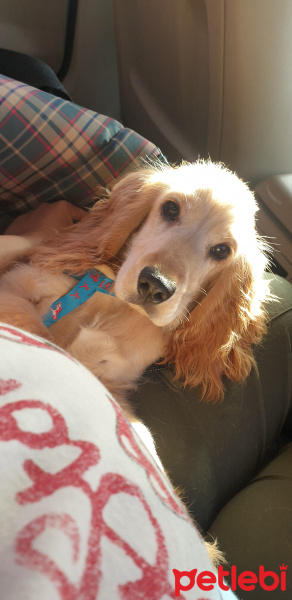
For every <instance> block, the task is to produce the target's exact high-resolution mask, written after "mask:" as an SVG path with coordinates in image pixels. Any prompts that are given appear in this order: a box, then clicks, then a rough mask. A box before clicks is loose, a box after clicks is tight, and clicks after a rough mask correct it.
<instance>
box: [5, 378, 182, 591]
mask: <svg viewBox="0 0 292 600" xmlns="http://www.w3.org/2000/svg"><path fill="white" fill-rule="evenodd" d="M5 386H6V387H5ZM15 386H18V387H19V386H20V384H19V383H18V382H12V381H11V380H8V381H6V382H3V381H2V388H1V389H2V391H3V393H5V389H7V392H8V391H9V390H13V389H15ZM26 409H30V410H32V409H38V410H40V409H41V410H43V411H45V413H47V415H48V416H49V417H50V419H51V424H52V425H51V428H50V429H49V431H46V432H43V433H34V432H32V431H27V430H25V431H24V430H22V429H20V428H19V427H18V423H17V420H16V418H15V416H16V412H17V411H22V410H26ZM118 421H119V435H121V433H123V435H125V432H126V429H125V428H124V427H123V424H122V420H121V418H120V416H119V415H118ZM125 424H126V422H125ZM127 427H128V425H127ZM126 435H127V434H126ZM0 440H2V441H7V442H8V441H10V440H18V441H19V442H21V443H22V444H24V445H25V446H26V447H28V448H31V449H38V450H42V449H44V448H56V447H57V446H59V445H64V444H65V445H67V446H70V447H73V448H74V447H75V448H78V449H79V450H80V453H79V455H78V457H77V458H76V459H75V460H73V461H72V462H71V464H70V465H69V466H66V467H65V468H63V469H61V470H60V471H58V472H56V473H54V474H52V473H49V472H47V471H45V470H43V469H42V468H40V467H39V466H38V465H37V464H36V463H35V462H34V461H33V460H25V461H24V462H23V469H24V471H25V472H26V474H27V476H28V477H29V479H30V480H31V482H32V485H31V486H29V487H28V488H26V489H22V490H19V491H18V493H17V496H16V501H17V503H18V504H19V505H27V504H28V503H35V502H38V501H40V500H42V499H44V498H46V497H48V496H50V495H52V494H54V492H56V491H57V490H60V489H62V488H65V487H67V486H70V487H72V486H73V487H74V488H78V489H79V490H81V491H82V492H83V493H84V494H85V495H86V497H87V498H88V500H89V503H90V511H91V520H90V528H89V533H88V538H87V543H86V548H87V550H86V560H85V563H84V569H83V573H82V576H81V578H80V580H79V582H78V583H77V584H73V583H72V582H71V581H69V578H68V576H67V575H66V574H65V573H64V572H63V571H62V569H61V568H60V567H59V566H58V565H57V563H56V562H55V561H54V560H52V558H50V557H48V556H46V555H45V554H44V553H43V552H41V551H39V550H38V549H36V548H35V547H34V542H35V540H37V538H38V536H40V534H41V533H43V532H44V531H46V530H47V529H49V528H57V529H58V530H59V531H60V532H62V533H63V534H64V535H65V536H66V537H67V538H68V539H69V540H70V543H71V547H72V560H73V562H76V561H77V559H78V556H79V548H80V536H81V532H79V530H78V526H77V524H76V522H75V521H74V519H73V518H72V517H71V516H70V515H68V514H65V513H58V512H54V513H48V514H44V515H42V516H41V517H39V516H38V517H37V518H35V519H34V520H32V521H30V522H28V523H27V524H26V526H25V527H23V528H22V530H21V531H19V533H18V535H17V539H16V540H15V553H16V560H17V562H18V563H19V564H21V565H22V566H24V567H26V568H29V569H34V570H37V571H38V572H39V573H42V574H43V575H45V576H46V577H47V578H48V579H49V580H50V581H51V583H52V584H53V585H54V587H55V589H56V591H57V592H58V594H59V597H60V598H61V599H62V600H77V599H78V600H81V599H82V600H95V599H96V598H97V596H98V590H99V587H100V584H101V580H102V575H103V574H102V568H101V562H102V555H101V539H102V536H103V537H104V536H105V537H106V538H107V539H108V540H110V541H111V543H113V544H115V545H116V546H117V547H118V548H119V549H120V550H121V551H123V552H124V554H125V556H127V557H128V558H130V559H132V561H133V562H134V564H135V565H136V566H137V567H138V568H139V569H140V571H141V573H142V575H141V577H140V578H139V579H137V580H135V581H128V582H127V583H125V584H123V585H119V596H120V598H122V599H124V600H137V599H138V598H151V600H159V599H160V598H161V597H162V596H163V595H167V596H168V597H169V598H174V597H175V596H174V589H173V586H172V585H171V583H170V582H169V580H168V576H169V561H168V553H167V547H166V541H165V539H164V536H163V533H162V530H161V527H160V525H159V523H158V521H157V519H156V518H155V517H154V515H153V513H152V511H151V509H150V506H149V504H148V503H147V501H146V499H145V497H144V494H143V492H142V490H141V489H140V488H139V486H137V485H136V484H134V483H132V482H131V481H130V480H128V479H127V478H126V477H124V476H122V475H120V474H118V473H113V472H108V473H105V474H103V475H102V476H101V478H100V481H99V485H98V488H97V489H96V490H95V491H93V490H92V488H91V486H90V485H89V484H88V483H87V481H86V480H85V479H84V478H83V475H84V474H85V472H86V471H87V469H89V468H90V467H91V466H93V465H97V464H98V463H99V461H100V458H101V453H100V449H99V448H98V447H97V446H96V445H95V444H93V443H91V442H86V441H82V440H78V441H76V440H72V439H70V437H69V435H68V428H67V425H66V421H65V419H64V417H63V416H62V415H61V414H60V412H58V411H57V410H56V409H55V408H53V407H52V406H51V405H49V404H46V403H44V402H42V401H39V400H19V401H18V402H11V403H8V404H6V405H4V406H3V407H2V408H1V409H0ZM131 444H132V445H133V444H134V440H133V439H131ZM135 452H136V453H137V455H139V456H138V460H140V459H141V452H140V451H139V448H138V446H137V447H136V445H135ZM142 464H143V465H144V466H146V467H147V469H148V470H149V465H146V462H145V460H144V461H142ZM149 464H150V463H149ZM150 471H151V472H152V470H151V469H150ZM120 492H122V493H123V494H126V495H128V496H129V497H134V498H136V499H137V500H138V501H139V502H140V503H141V505H142V507H143V509H144V510H145V512H146V514H147V517H148V519H149V522H150V524H151V527H152V530H153V534H154V536H155V541H156V556H155V562H154V564H150V563H149V562H147V560H145V558H144V557H142V556H140V555H139V554H138V553H137V551H136V550H135V549H134V548H133V547H132V546H131V545H130V544H129V543H128V542H127V541H125V540H124V539H122V537H121V536H120V535H119V534H118V533H117V532H116V531H114V529H113V528H111V527H110V526H109V525H108V524H107V523H106V522H105V520H104V517H103V511H104V509H105V507H106V506H107V504H108V502H109V500H110V499H111V497H113V496H114V495H116V494H119V493H120ZM170 504H171V506H172V508H174V506H173V504H174V503H173V502H170ZM57 506H58V504H56V507H57ZM177 508H178V507H177V506H176V509H177Z"/></svg>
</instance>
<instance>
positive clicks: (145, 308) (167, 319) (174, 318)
mask: <svg viewBox="0 0 292 600" xmlns="http://www.w3.org/2000/svg"><path fill="white" fill-rule="evenodd" d="M116 295H117V298H119V300H122V301H123V302H126V303H127V304H129V305H130V306H131V307H132V308H134V309H135V310H137V311H138V312H139V313H140V314H142V315H144V316H145V317H148V319H150V321H152V323H153V324H154V325H156V326H157V327H163V328H164V327H165V328H171V329H172V328H173V327H176V326H177V325H178V323H179V321H180V318H179V316H178V315H177V313H178V312H179V311H178V309H177V307H175V310H173V307H172V309H171V310H170V309H168V310H167V311H166V310H165V309H166V306H165V304H166V303H165V302H163V303H161V304H152V303H151V302H148V303H145V302H143V300H142V299H141V296H139V294H129V295H125V296H123V295H121V294H118V293H117V294H116ZM166 302H167V301H166Z"/></svg>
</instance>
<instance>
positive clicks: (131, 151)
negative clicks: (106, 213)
mask: <svg viewBox="0 0 292 600" xmlns="http://www.w3.org/2000/svg"><path fill="white" fill-rule="evenodd" d="M0 123H1V128H0V217H1V215H2V216H3V214H9V215H10V216H17V214H20V213H23V212H26V211H27V210H28V209H31V208H35V207H37V206H38V205H39V204H40V203H41V202H48V201H53V200H55V199H60V198H63V199H66V200H68V201H69V202H72V203H74V204H78V205H79V206H86V205H89V204H90V203H91V202H92V200H93V198H94V197H98V188H99V187H105V186H108V185H109V184H110V182H111V181H112V180H113V179H115V178H119V177H120V176H121V175H122V174H123V173H125V172H127V171H128V170H130V169H133V168H136V167H137V166H139V164H141V161H142V160H147V161H151V160H165V159H163V156H162V155H161V153H160V151H159V149H158V148H156V147H155V146H154V145H153V144H151V143H150V142H149V141H147V140H146V139H145V138H143V137H141V136H140V135H138V134H137V133H135V132H134V131H132V130H131V129H126V128H124V127H123V126H122V125H121V123H119V122H118V121H115V120H114V119H111V118H109V117H106V116H104V115H100V114H97V113H94V112H92V111H90V110H87V109H85V108H82V107H81V106H78V105H76V104H73V103H72V102H68V101H66V100H62V99H60V98H57V97H55V96H52V95H50V94H47V93H45V92H41V91H40V90H37V89H35V88H32V87H30V86H28V85H25V84H23V83H19V82H17V81H14V80H11V79H8V78H7V77H4V76H1V75H0Z"/></svg>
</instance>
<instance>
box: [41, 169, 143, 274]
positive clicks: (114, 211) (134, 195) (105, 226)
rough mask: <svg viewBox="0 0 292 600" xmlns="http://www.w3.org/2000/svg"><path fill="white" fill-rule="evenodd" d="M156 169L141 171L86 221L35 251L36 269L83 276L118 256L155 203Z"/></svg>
mask: <svg viewBox="0 0 292 600" xmlns="http://www.w3.org/2000/svg"><path fill="white" fill-rule="evenodd" d="M152 173H153V169H150V168H148V169H145V170H139V171H137V172H134V173H131V174H129V175H126V176H125V177H124V178H123V179H122V180H120V181H119V182H118V183H116V184H115V185H114V187H113V189H112V191H111V192H110V194H109V197H108V198H106V199H103V200H99V201H98V202H97V203H96V204H95V205H94V207H93V208H92V209H91V211H90V212H89V213H88V214H87V215H86V216H85V217H84V219H83V220H82V221H80V222H79V223H77V224H76V225H74V226H73V227H71V228H70V230H69V231H68V232H66V233H61V234H60V235H58V236H56V237H54V238H52V239H51V240H49V241H48V243H47V244H46V245H45V246H43V247H40V246H39V247H36V248H35V249H33V250H32V252H31V257H30V258H31V262H32V264H33V265H34V266H38V267H40V268H43V267H45V268H46V269H49V270H50V271H51V272H60V271H63V270H66V272H68V273H71V274H73V273H80V272H84V271H87V270H88V269H91V268H94V267H95V266H96V264H97V263H98V262H100V261H103V262H106V261H108V260H109V259H110V258H112V257H113V256H115V255H116V254H117V252H118V251H119V250H120V248H121V247H122V246H123V244H124V243H125V241H126V240H127V239H128V237H129V236H130V235H131V233H133V232H134V231H135V230H136V229H137V228H138V227H139V225H140V224H141V222H142V221H143V219H144V218H145V217H146V215H147V214H148V212H149V210H150V208H151V205H152V203H153V189H151V187H152V186H151V185H150V183H149V180H150V177H151V174H152Z"/></svg>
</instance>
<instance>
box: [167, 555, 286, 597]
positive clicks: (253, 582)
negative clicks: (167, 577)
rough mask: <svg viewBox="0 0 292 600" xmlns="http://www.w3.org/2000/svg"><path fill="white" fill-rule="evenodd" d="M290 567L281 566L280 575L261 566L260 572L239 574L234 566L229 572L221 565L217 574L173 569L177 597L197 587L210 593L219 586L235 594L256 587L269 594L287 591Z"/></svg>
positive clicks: (196, 570)
mask: <svg viewBox="0 0 292 600" xmlns="http://www.w3.org/2000/svg"><path fill="white" fill-rule="evenodd" d="M287 568H288V565H285V564H284V563H283V564H282V565H279V574H278V573H276V572H275V571H269V570H265V567H264V566H263V565H260V566H259V569H258V571H257V572H256V573H255V572H254V571H242V572H241V573H238V571H237V567H236V566H232V567H231V569H230V571H227V570H226V569H224V567H222V566H221V565H220V566H219V567H218V571H217V574H215V573H213V572H212V571H200V572H198V569H192V570H191V571H179V570H178V569H173V570H172V572H173V574H174V580H175V596H177V597H178V596H180V593H181V592H188V591H189V590H191V589H193V588H194V587H197V588H198V589H199V590H202V591H204V592H208V591H210V590H213V589H214V587H215V585H216V584H217V585H218V586H219V588H220V589H221V590H226V591H228V590H229V589H231V590H232V591H233V592H236V590H238V589H239V590H244V591H251V590H254V589H255V588H256V586H259V587H261V588H262V589H263V590H265V591H267V592H272V591H273V590H276V589H278V590H281V592H285V591H286V571H287ZM227 577H229V578H230V586H229V585H227V583H226V580H224V578H225V579H226V578H227Z"/></svg>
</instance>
